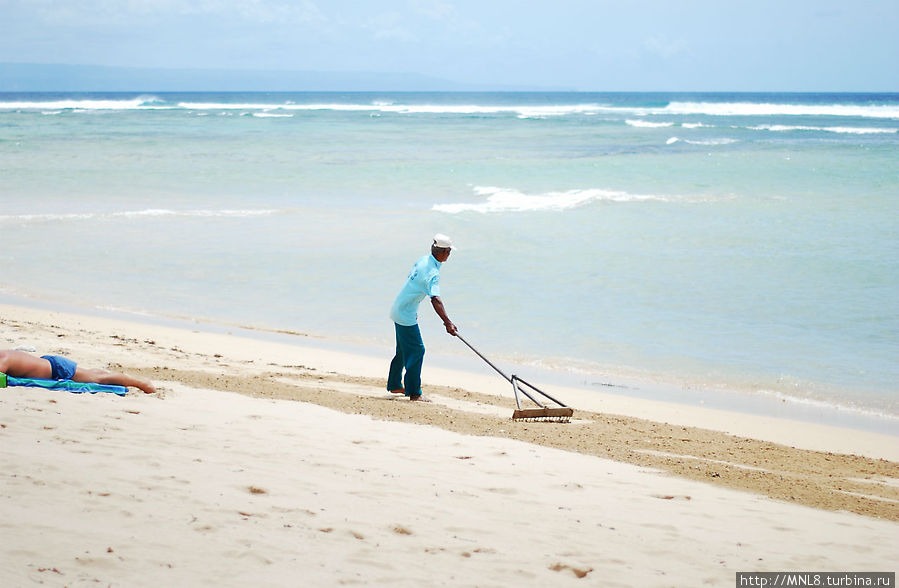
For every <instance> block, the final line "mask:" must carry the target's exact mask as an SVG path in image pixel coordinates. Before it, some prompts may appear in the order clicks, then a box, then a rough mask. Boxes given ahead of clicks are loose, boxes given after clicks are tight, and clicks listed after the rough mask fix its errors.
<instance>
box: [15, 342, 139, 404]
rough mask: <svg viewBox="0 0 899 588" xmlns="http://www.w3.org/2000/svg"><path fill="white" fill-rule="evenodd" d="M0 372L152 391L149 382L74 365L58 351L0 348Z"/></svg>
mask: <svg viewBox="0 0 899 588" xmlns="http://www.w3.org/2000/svg"><path fill="white" fill-rule="evenodd" d="M0 372H3V373H4V374H6V375H7V376H12V377H14V378H36V379H41V380H73V381H75V382H90V383H94V384H114V385H116V386H131V387H134V388H140V389H141V390H143V391H144V392H145V393H147V394H153V393H154V392H156V388H154V387H153V385H152V384H151V383H150V382H146V381H144V380H139V379H137V378H134V377H131V376H128V375H126V374H121V373H119V372H111V371H109V370H104V369H100V368H94V369H87V368H82V367H78V366H77V365H76V364H75V362H74V361H72V360H71V359H68V358H66V357H61V356H59V355H44V356H43V357H35V356H33V355H30V354H28V353H25V352H23V351H13V350H4V351H0Z"/></svg>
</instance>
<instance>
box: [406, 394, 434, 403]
mask: <svg viewBox="0 0 899 588" xmlns="http://www.w3.org/2000/svg"><path fill="white" fill-rule="evenodd" d="M409 400H414V401H416V402H430V400H429V399H427V398H425V397H424V396H422V395H421V394H416V395H415V396H410V397H409Z"/></svg>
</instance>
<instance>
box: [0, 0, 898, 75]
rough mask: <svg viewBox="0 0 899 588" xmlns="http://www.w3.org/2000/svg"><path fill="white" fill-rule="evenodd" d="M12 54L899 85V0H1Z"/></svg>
mask: <svg viewBox="0 0 899 588" xmlns="http://www.w3.org/2000/svg"><path fill="white" fill-rule="evenodd" d="M0 62H28V63H61V64H89V65H113V66H141V67H165V68H217V69H218V68H225V69H267V70H268V69H278V70H311V71H372V72H402V73H417V74H426V75H431V76H436V77H439V78H444V79H448V80H452V81H456V82H462V83H472V84H496V85H501V86H509V85H512V86H518V87H521V86H528V87H533V88H538V89H540V88H553V89H574V90H746V91H752V90H759V91H766V90H767V91H778V90H781V91H811V90H823V91H826V90H831V91H899V0H745V1H744V0H615V1H606V0H555V1H546V0H373V1H363V0H356V1H353V0H0Z"/></svg>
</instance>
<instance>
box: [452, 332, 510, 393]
mask: <svg viewBox="0 0 899 588" xmlns="http://www.w3.org/2000/svg"><path fill="white" fill-rule="evenodd" d="M456 337H458V338H459V340H460V341H462V342H463V343H465V344H466V345H468V348H469V349H471V350H472V351H474V352H475V353H476V354H477V356H478V357H480V358H481V359H483V360H484V361H486V362H487V365H489V366H490V367H492V368H493V369H495V370H496V373H498V374H499V375H501V376H502V377H504V378H505V379H506V380H507V381H508V382H509V383H510V384H512V378H510V377H509V376H507V375H506V374H505V373H504V372H503V370H501V369H499V368H498V367H496V366H495V365H493V362H492V361H490V360H489V359H487V358H486V357H484V354H482V353H481V352H480V351H478V350H477V349H475V348H474V347H472V345H471V343H469V342H468V341H466V340H465V339H463V338H462V335H460V334H459V333H456ZM513 385H514V384H513Z"/></svg>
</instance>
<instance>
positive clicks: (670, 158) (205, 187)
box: [0, 93, 899, 435]
mask: <svg viewBox="0 0 899 588" xmlns="http://www.w3.org/2000/svg"><path fill="white" fill-rule="evenodd" d="M436 232H442V233H446V234H448V235H450V236H451V237H452V238H453V239H454V241H455V242H456V244H457V245H458V249H457V250H456V251H455V252H454V253H453V255H452V257H451V258H450V260H449V262H448V263H447V264H446V265H445V266H444V268H443V272H442V280H441V288H442V297H443V299H444V301H445V303H446V306H447V309H448V311H449V313H450V316H451V317H452V318H453V319H454V321H455V322H456V323H457V325H458V326H459V328H460V330H461V332H462V333H463V334H464V335H465V336H466V339H468V340H469V341H470V342H472V343H473V344H474V345H476V346H477V347H478V348H479V349H480V350H481V351H483V352H484V353H485V354H486V355H488V356H491V357H492V358H493V359H495V360H496V361H497V362H500V363H502V362H514V363H516V364H523V365H524V366H530V367H531V368H533V369H534V370H539V371H540V374H541V375H540V378H539V379H540V381H541V383H543V384H544V387H551V385H552V384H553V383H554V382H556V381H558V382H562V381H564V382H565V383H572V382H574V383H577V384H579V385H582V386H585V387H588V388H591V389H596V390H600V391H605V392H609V391H611V392H618V393H621V394H633V395H636V396H641V395H643V396H646V395H649V396H653V397H660V396H661V399H663V400H674V401H679V402H688V403H696V404H700V403H701V404H704V405H707V406H723V407H729V408H737V409H739V410H746V411H750V412H756V413H760V414H768V415H776V416H777V415H783V416H796V417H798V418H806V419H810V420H816V421H821V422H839V423H844V424H845V423H848V424H850V425H852V426H857V427H862V428H867V429H871V430H880V431H886V432H890V433H893V434H897V435H899V94H742V93H741V94H723V93H714V94H661V93H660V94H646V93H640V94H605V93H598V94H592V93H271V94H267V93H250V94H240V93H221V94H217V93H202V94H184V93H181V94H170V93H144V94H137V93H133V94H44V93H42V94H0V243H2V246H0V266H2V268H3V275H4V279H3V281H2V284H0V294H2V295H3V296H4V297H6V299H8V300H19V301H21V300H26V301H32V302H34V303H40V304H49V305H58V306H62V305H66V306H74V307H77V308H82V309H85V310H90V311H92V312H93V311H96V312H115V313H124V314H127V315H128V316H130V317H132V318H141V319H146V320H186V321H190V322H191V324H201V325H208V326H211V327H214V326H216V325H217V326H219V327H221V328H230V327H232V326H243V327H250V328H251V329H252V330H253V331H255V332H258V333H273V332H276V331H288V332H296V333H303V334H307V335H310V336H313V337H317V338H318V340H320V341H328V342H332V343H334V344H338V345H340V344H345V345H353V346H361V347H363V348H366V349H369V350H371V351H372V352H373V353H375V354H383V355H384V358H385V375H386V367H387V361H388V360H389V358H390V355H391V353H392V344H393V343H392V341H393V327H392V324H391V322H390V320H389V318H388V311H389V307H390V304H391V302H392V300H393V297H394V295H395V294H396V292H397V291H398V289H399V288H400V286H401V285H402V282H403V280H404V278H405V276H406V273H407V272H408V270H409V268H410V267H411V265H412V263H413V262H414V261H415V260H416V259H417V258H418V257H419V256H421V255H423V254H425V253H426V252H427V250H428V246H429V243H430V238H431V236H432V235H433V234H434V233H436ZM422 330H423V332H424V337H425V341H426V344H427V346H428V353H429V356H431V355H434V356H436V357H446V358H448V359H447V361H450V362H452V361H460V362H461V361H469V360H470V359H471V358H470V356H471V355H472V354H471V353H470V351H469V350H468V349H467V348H465V347H464V346H463V345H462V344H461V342H459V341H457V340H455V339H453V338H452V337H449V336H447V335H446V334H445V333H444V332H443V330H442V327H441V325H440V323H439V321H438V320H437V319H436V317H435V316H433V313H432V312H431V311H430V308H429V307H428V306H427V305H424V306H423V307H422ZM454 358H455V359H454ZM425 380H427V374H425ZM547 380H548V381H547ZM628 382H631V383H632V382H650V383H653V384H654V385H652V386H650V385H647V386H645V387H644V386H640V385H633V384H627V383H628ZM547 384H549V386H547ZM656 384H659V385H656ZM650 390H656V391H655V392H650ZM657 390H668V391H669V392H668V393H660V392H658V391H657Z"/></svg>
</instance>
